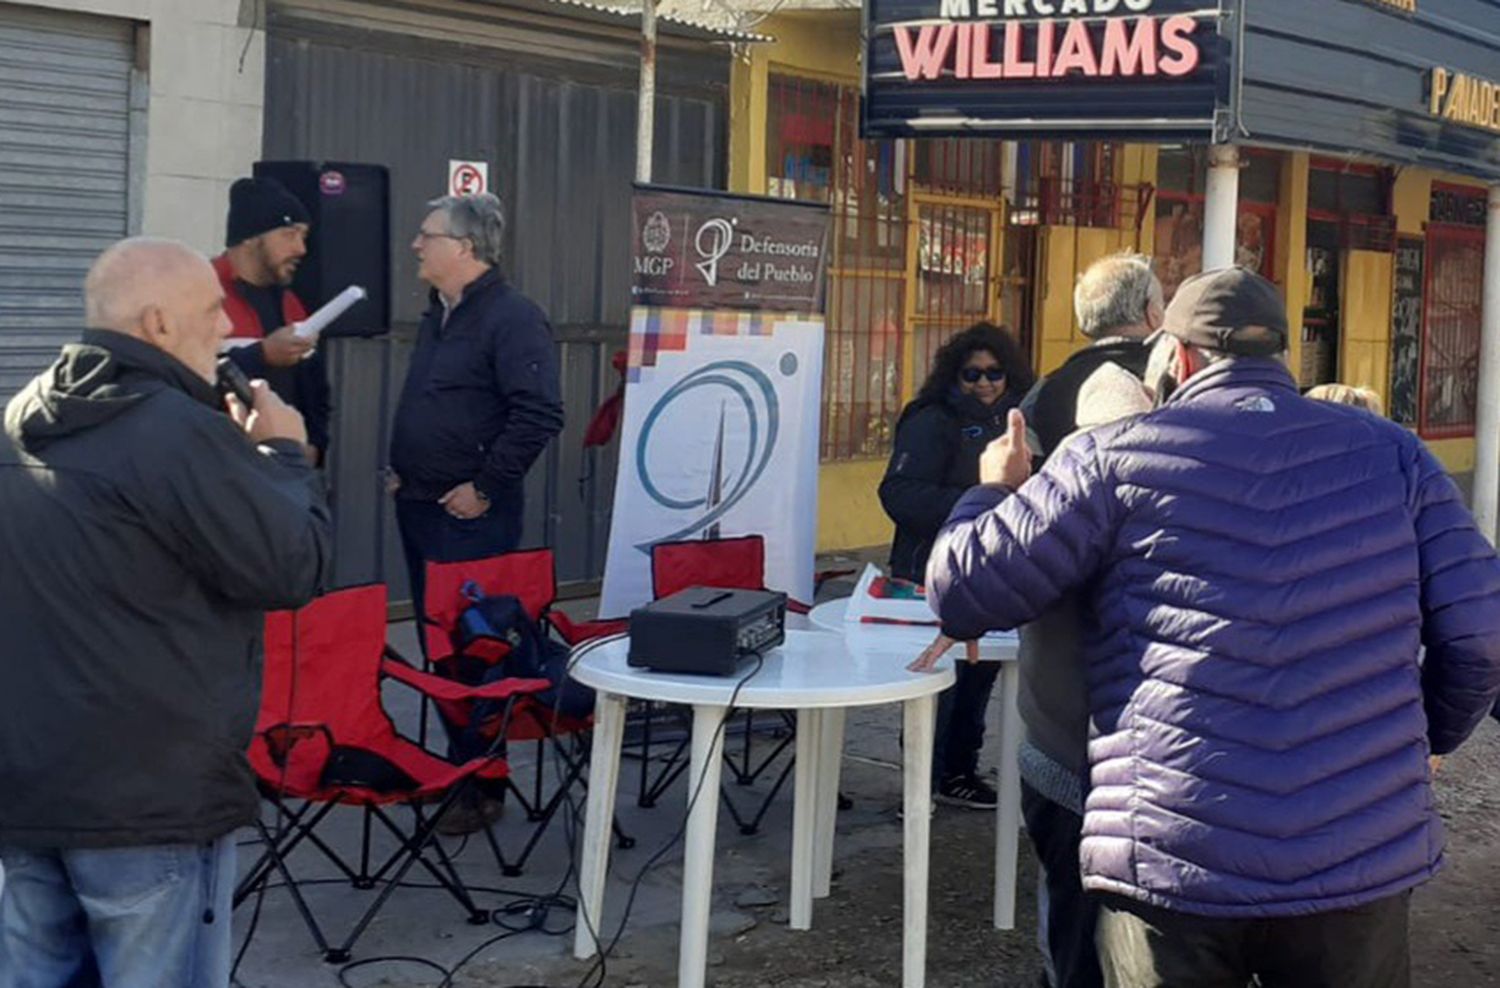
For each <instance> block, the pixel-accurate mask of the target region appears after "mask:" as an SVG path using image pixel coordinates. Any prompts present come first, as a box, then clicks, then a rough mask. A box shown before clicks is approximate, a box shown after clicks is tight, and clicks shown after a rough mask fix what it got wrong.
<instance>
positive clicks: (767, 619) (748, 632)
mask: <svg viewBox="0 0 1500 988" xmlns="http://www.w3.org/2000/svg"><path fill="white" fill-rule="evenodd" d="M784 641H786V594H784V593H772V592H770V591H767V590H721V589H718V588H715V587H689V588H688V589H686V590H683V591H681V592H679V593H674V594H673V595H672V596H670V597H663V598H662V599H661V600H658V601H655V602H653V603H650V604H647V605H646V606H645V607H641V608H637V609H636V610H635V611H634V612H632V613H631V615H630V664H631V665H633V666H638V667H641V668H645V669H655V670H656V671H658V672H686V673H694V674H697V675H703V676H732V675H734V674H735V673H736V672H737V671H738V670H739V668H740V665H741V663H742V662H743V661H744V660H745V659H747V658H750V657H751V656H754V655H757V654H762V653H764V652H766V651H768V650H770V649H773V648H775V647H776V646H777V645H780V644H781V643H782V642H784Z"/></svg>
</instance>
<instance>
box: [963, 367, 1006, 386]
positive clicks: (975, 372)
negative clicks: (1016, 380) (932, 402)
mask: <svg viewBox="0 0 1500 988" xmlns="http://www.w3.org/2000/svg"><path fill="white" fill-rule="evenodd" d="M958 376H959V378H960V379H961V380H962V381H963V382H964V383H965V384H978V383H979V379H980V378H981V377H983V378H988V379H989V382H990V383H991V384H995V383H997V382H999V381H1003V380H1005V371H1004V370H1003V369H1001V368H999V367H986V368H985V369H984V370H980V369H979V368H978V367H965V368H964V369H963V370H961V371H959V372H958Z"/></svg>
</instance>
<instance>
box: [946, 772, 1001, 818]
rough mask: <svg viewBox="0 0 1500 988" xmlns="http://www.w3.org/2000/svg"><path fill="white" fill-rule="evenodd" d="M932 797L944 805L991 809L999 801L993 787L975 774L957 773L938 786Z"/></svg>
mask: <svg viewBox="0 0 1500 988" xmlns="http://www.w3.org/2000/svg"><path fill="white" fill-rule="evenodd" d="M933 798H934V799H935V800H937V801H938V802H939V803H942V804H943V805H945V806H963V807H966V808H968V809H971V810H993V809H994V808H995V806H996V805H997V804H998V803H999V802H1000V798H999V797H998V796H997V795H996V794H995V787H994V786H992V785H990V784H989V783H988V782H986V781H984V780H983V779H981V778H980V777H979V776H977V775H957V776H954V777H953V778H951V779H949V780H948V781H946V782H944V783H943V784H942V785H941V786H938V791H937V792H936V793H935V794H934V795H933Z"/></svg>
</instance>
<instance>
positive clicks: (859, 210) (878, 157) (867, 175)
mask: <svg viewBox="0 0 1500 988" xmlns="http://www.w3.org/2000/svg"><path fill="white" fill-rule="evenodd" d="M769 96H770V99H769V105H768V107H767V132H768V133H767V141H766V154H767V161H766V191H767V192H768V193H769V194H770V195H773V196H780V197H784V198H788V199H801V200H805V201H812V202H822V203H827V204H828V205H829V207H830V209H831V211H832V225H833V230H832V241H831V245H832V250H831V252H830V264H829V285H828V316H827V338H826V347H825V356H824V368H825V370H824V382H823V449H822V454H823V458H824V459H825V460H841V459H860V458H868V457H876V456H882V455H884V454H885V453H886V452H887V451H888V450H889V449H890V440H891V433H892V430H893V429H894V428H895V422H896V416H897V415H898V414H899V413H900V410H901V371H902V323H903V321H904V317H905V311H906V174H907V163H906V157H905V156H906V147H907V146H906V145H905V144H904V143H903V142H898V141H863V140H860V138H859V92H858V90H857V89H854V88H852V87H848V86H839V85H835V84H832V83H826V82H821V81H817V80H811V79H803V78H799V77H796V76H787V75H773V76H772V77H771V79H770V87H769Z"/></svg>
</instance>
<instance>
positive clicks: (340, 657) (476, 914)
mask: <svg viewBox="0 0 1500 988" xmlns="http://www.w3.org/2000/svg"><path fill="white" fill-rule="evenodd" d="M385 630H386V588H385V587H384V586H383V585H380V584H375V585H370V586H363V587H355V588H351V589H348V590H340V591H336V592H334V593H331V594H329V595H327V596H325V597H321V598H319V599H317V600H315V601H313V602H312V603H311V604H309V605H308V606H307V607H305V608H303V609H302V610H300V611H284V612H279V613H274V614H269V615H267V617H266V641H265V677H264V689H263V693H262V698H261V708H260V715H259V718H258V720H257V722H256V727H255V735H254V738H253V740H252V742H251V746H250V752H249V759H250V765H251V767H252V769H253V770H254V772H255V776H256V780H257V782H258V784H259V786H260V789H261V793H262V794H263V795H264V796H265V798H266V799H267V800H269V801H270V802H271V803H273V804H274V805H275V806H276V809H277V821H276V824H275V827H274V829H273V828H272V827H268V826H267V825H266V823H265V822H264V821H262V820H257V821H256V824H255V826H256V828H257V829H258V830H259V832H260V836H261V838H262V841H263V842H264V851H263V853H262V855H261V858H260V860H259V861H257V862H256V864H255V865H254V867H252V868H251V869H250V871H249V872H248V873H247V874H246V875H245V877H244V879H243V880H242V881H241V882H240V883H239V885H238V886H237V887H236V889H235V894H234V904H235V905H236V906H239V905H240V904H241V903H242V902H244V901H245V900H246V899H247V898H249V897H250V896H251V895H252V894H255V892H256V890H257V888H259V887H260V886H261V885H262V884H263V883H266V882H267V881H268V880H269V879H270V878H271V875H272V873H273V872H275V873H276V874H279V875H280V876H281V878H282V879H283V881H284V882H285V885H286V888H287V889H288V891H289V892H290V893H291V896H292V899H293V901H294V903H295V904H296V907H297V910H298V912H300V913H301V914H302V919H303V921H304V922H305V923H306V924H307V927H308V930H309V931H310V932H311V933H312V937H313V939H314V940H315V941H316V942H317V944H318V949H319V950H321V951H323V957H324V959H325V960H326V961H328V962H330V963H343V962H345V961H347V960H348V959H349V955H350V951H351V950H352V949H353V947H354V944H355V942H356V941H357V940H358V939H359V937H360V936H361V934H363V933H364V931H365V929H366V927H368V926H369V924H370V922H371V921H372V920H373V919H374V918H375V915H376V914H377V913H378V912H379V911H380V909H381V907H382V906H384V905H385V902H386V899H387V898H389V897H390V895H391V893H392V892H393V891H394V890H395V889H396V887H397V886H398V885H399V884H400V883H401V881H402V879H404V878H405V877H406V874H407V872H408V871H410V870H411V868H412V867H413V866H415V865H421V866H422V868H423V869H424V870H426V871H427V873H428V874H430V875H431V876H432V877H433V878H434V879H435V880H436V881H437V883H438V884H439V885H440V886H441V887H442V888H443V889H444V890H446V891H447V892H448V893H449V894H450V895H451V896H453V898H454V899H456V900H457V901H458V903H459V904H460V905H461V906H462V907H463V908H464V911H465V913H466V914H467V916H468V918H469V921H470V922H472V923H475V924H479V923H487V922H489V913H488V912H487V911H486V910H483V909H480V908H479V907H478V906H476V905H475V904H474V900H473V899H472V898H471V897H470V895H469V892H468V889H467V888H466V887H465V886H464V883H463V880H462V879H461V878H460V877H459V874H458V871H457V870H456V869H455V868H454V866H453V862H452V860H451V859H450V858H449V856H448V854H447V852H446V851H445V850H444V849H443V847H442V845H441V844H440V843H438V841H437V840H435V839H434V831H435V828H436V826H437V823H438V821H439V820H440V819H441V818H442V816H443V814H444V813H446V812H447V811H448V808H449V807H451V806H452V805H453V804H454V802H455V801H456V800H457V799H458V798H459V797H460V795H461V794H462V793H463V791H464V790H465V788H466V787H467V786H469V785H470V784H472V783H473V782H474V780H476V779H492V780H503V779H506V778H508V776H509V767H508V766H507V764H506V762H505V760H504V758H502V757H498V756H495V755H494V754H489V755H486V756H484V757H480V758H475V759H473V760H471V761H469V762H466V763H465V764H462V765H455V764H453V763H451V762H449V761H447V760H446V759H443V758H439V757H438V756H436V755H433V754H431V753H430V752H428V751H427V750H426V749H424V748H422V747H421V746H420V745H418V744H416V743H415V742H413V741H410V740H408V739H407V738H405V737H402V736H401V735H400V734H398V733H397V731H396V727H395V725H394V724H393V723H392V722H391V719H390V717H389V716H388V715H387V714H386V712H385V709H384V707H383V706H382V705H381V694H380V690H381V679H382V678H383V677H389V678H391V679H394V680H396V681H397V682H400V683H404V684H405V685H407V686H410V687H412V688H413V689H415V690H417V691H418V692H419V693H421V694H422V695H423V696H424V697H430V698H434V699H440V700H445V701H456V700H472V699H484V700H489V701H497V702H499V703H500V704H501V705H502V707H503V708H504V710H505V714H504V716H510V708H511V707H512V706H513V705H514V703H515V702H517V701H518V700H520V699H521V698H523V697H525V696H527V695H529V694H531V693H535V692H537V691H539V690H544V689H546V688H547V686H548V683H547V681H546V680H537V679H531V680H525V679H511V680H505V681H503V682H497V683H491V684H489V685H486V686H481V687H467V686H462V685H460V684H458V683H454V682H450V681H448V680H446V679H442V678H440V677H437V676H433V675H430V674H428V673H425V672H421V671H419V670H417V669H413V668H412V667H411V666H409V665H407V664H406V663H405V662H402V661H400V660H399V658H397V657H395V656H394V655H393V653H391V652H390V650H389V649H388V648H387V646H386V641H385ZM294 803H295V804H296V805H293V804H294ZM335 806H356V807H360V808H361V809H363V810H364V811H365V812H364V826H363V836H362V839H361V847H360V860H359V865H358V867H357V868H354V867H351V866H350V865H349V864H348V863H347V862H345V861H344V859H343V857H342V856H341V855H340V854H338V853H337V852H336V851H335V850H334V849H333V848H332V847H330V846H329V844H328V843H327V842H326V841H325V840H324V839H323V838H322V837H321V836H319V835H318V834H317V833H316V828H317V826H318V824H319V823H321V822H322V820H323V819H324V818H325V817H327V816H328V814H329V813H330V812H331V811H332V810H333V808H334V807H335ZM397 806H404V807H406V808H408V809H409V810H411V812H412V815H413V818H414V823H415V826H414V827H413V829H412V830H411V831H410V832H407V831H405V830H403V829H402V828H401V827H400V826H398V825H397V823H396V822H395V821H394V820H393V819H392V818H391V814H390V813H389V812H388V810H389V809H390V808H392V807H397ZM372 821H379V822H380V824H381V825H382V826H383V827H384V828H385V829H386V830H387V831H389V832H390V833H391V835H392V836H394V837H395V838H396V840H397V842H398V844H399V847H398V849H397V850H396V851H395V852H394V853H392V854H391V855H390V856H389V858H387V859H386V860H385V861H384V863H382V864H381V865H380V866H379V867H378V868H375V869H374V870H373V871H372V870H371V861H370V851H371V848H370V843H371V841H370V837H371V835H370V831H371V824H372ZM304 841H305V842H307V843H308V844H310V845H311V846H312V847H314V848H316V849H317V850H319V851H321V852H322V854H323V856H324V857H326V858H327V859H328V860H329V861H331V862H332V863H333V865H334V866H335V867H336V868H337V869H338V870H339V871H340V872H342V873H343V875H344V876H345V877H347V878H348V879H349V881H350V882H351V883H352V884H353V885H354V886H355V887H356V888H361V889H370V888H373V887H374V886H375V885H376V884H378V883H380V882H381V881H384V882H385V886H384V887H383V888H382V889H381V891H380V894H379V895H377V896H376V898H375V901H374V902H372V903H371V904H370V906H369V908H368V909H367V910H366V911H365V913H364V915H363V916H362V917H361V918H360V920H359V921H358V922H357V923H356V924H355V926H354V929H353V930H352V931H351V932H350V934H349V936H348V938H347V939H345V940H344V942H343V944H342V945H341V946H339V947H337V948H333V947H330V946H329V943H328V940H327V938H326V937H325V936H324V934H323V930H322V928H321V927H320V926H319V924H318V922H317V920H316V918H315V917H314V916H313V913H312V910H311V909H310V908H309V907H308V904H307V901H306V899H305V898H304V896H303V895H302V892H301V890H300V889H299V888H298V886H297V883H296V880H295V879H294V878H293V877H292V872H291V869H290V868H289V866H288V857H289V856H290V854H291V853H292V851H294V850H295V849H296V848H297V847H298V846H300V845H301V844H302V843H303V842H304ZM429 851H431V852H432V854H433V855H435V856H436V858H437V861H436V863H434V861H433V860H431V858H430V857H429V855H428V852H429Z"/></svg>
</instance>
